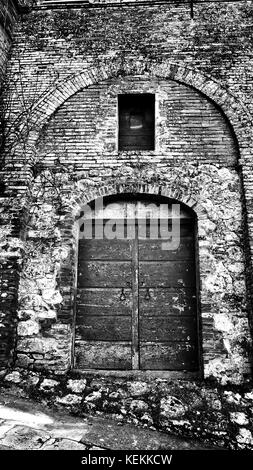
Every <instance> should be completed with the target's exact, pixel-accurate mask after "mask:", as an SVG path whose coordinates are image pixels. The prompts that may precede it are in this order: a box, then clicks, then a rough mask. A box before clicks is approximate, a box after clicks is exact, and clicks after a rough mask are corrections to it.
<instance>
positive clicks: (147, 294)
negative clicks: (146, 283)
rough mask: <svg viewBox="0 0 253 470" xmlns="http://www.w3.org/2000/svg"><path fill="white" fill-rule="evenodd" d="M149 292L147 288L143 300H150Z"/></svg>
mask: <svg viewBox="0 0 253 470" xmlns="http://www.w3.org/2000/svg"><path fill="white" fill-rule="evenodd" d="M150 297H151V296H150V292H149V288H148V287H147V290H146V294H145V300H150Z"/></svg>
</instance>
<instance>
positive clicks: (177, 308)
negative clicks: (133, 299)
mask: <svg viewBox="0 0 253 470" xmlns="http://www.w3.org/2000/svg"><path fill="white" fill-rule="evenodd" d="M196 308H197V306H196V295H195V292H194V290H193V289H191V288H190V289H187V288H186V289H177V290H175V289H170V288H167V289H163V288H159V287H158V288H149V289H148V290H147V288H139V314H140V315H153V316H154V315H157V316H165V315H168V316H170V315H191V316H194V315H195V314H196Z"/></svg>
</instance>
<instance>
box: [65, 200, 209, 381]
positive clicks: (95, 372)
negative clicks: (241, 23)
mask: <svg viewBox="0 0 253 470" xmlns="http://www.w3.org/2000/svg"><path fill="white" fill-rule="evenodd" d="M129 199H133V200H138V199H139V200H140V199H145V200H147V199H149V200H150V202H151V203H152V201H153V202H157V201H158V200H159V202H161V201H163V202H167V203H168V202H169V203H177V204H180V205H182V206H183V207H184V208H185V209H186V210H187V211H188V212H189V213H191V214H192V216H193V219H194V240H195V276H196V305H197V313H196V330H197V331H196V336H197V345H198V351H197V352H198V370H196V371H187V370H179V371H172V370H168V371H167V370H140V369H132V370H108V369H78V368H76V366H75V325H76V305H77V282H78V258H79V237H77V247H76V260H75V284H74V292H73V302H74V306H73V323H72V347H71V369H72V371H73V372H74V373H77V374H79V375H90V376H93V377H96V376H101V375H103V376H105V377H106V376H107V377H110V376H114V377H127V378H135V379H145V378H149V377H150V378H164V379H166V378H168V379H169V378H171V379H174V378H175V379H185V380H189V379H202V378H203V354H202V334H201V316H200V305H201V303H200V275H199V246H198V236H197V235H198V223H197V214H196V212H195V211H193V209H192V208H191V207H189V206H187V205H186V204H185V203H183V202H181V201H179V200H176V199H174V198H170V197H167V196H163V195H160V194H149V193H137V192H133V193H129V192H122V193H117V194H112V195H108V196H105V197H104V200H105V201H106V202H107V201H108V204H109V203H110V202H117V201H120V200H121V201H122V200H129ZM95 200H96V199H94V200H92V201H90V202H88V203H87V205H89V206H92V205H93V204H94V203H95ZM134 241H135V240H134ZM136 262H137V263H138V254H137V260H136ZM133 271H134V270H133ZM133 275H136V273H133ZM133 284H134V283H133ZM137 286H138V281H137ZM137 289H138V287H137ZM134 298H136V299H137V302H139V297H138V296H134V295H133V299H134ZM135 308H137V309H138V305H137V307H135ZM135 318H137V319H138V315H135ZM136 328H138V323H136V325H135V330H136ZM132 330H133V328H132ZM132 334H133V332H132ZM137 356H138V362H139V353H138V354H136V359H135V361H136V363H137Z"/></svg>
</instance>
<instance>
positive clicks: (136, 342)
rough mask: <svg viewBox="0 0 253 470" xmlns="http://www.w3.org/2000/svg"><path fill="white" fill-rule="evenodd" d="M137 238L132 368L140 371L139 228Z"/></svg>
mask: <svg viewBox="0 0 253 470" xmlns="http://www.w3.org/2000/svg"><path fill="white" fill-rule="evenodd" d="M135 230H136V232H135V234H136V237H135V240H133V241H132V254H133V259H132V290H133V309H132V367H133V369H139V300H138V293H139V260H138V239H137V227H136V228H135Z"/></svg>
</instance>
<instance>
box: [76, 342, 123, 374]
mask: <svg viewBox="0 0 253 470" xmlns="http://www.w3.org/2000/svg"><path fill="white" fill-rule="evenodd" d="M75 357H76V364H75V367H77V368H80V369H107V370H108V369H112V370H114V369H115V370H130V369H131V368H132V356H131V343H122V342H121V343H120V342H115V343H110V342H106V341H104V342H99V341H97V342H92V341H86V342H85V341H76V343H75Z"/></svg>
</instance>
